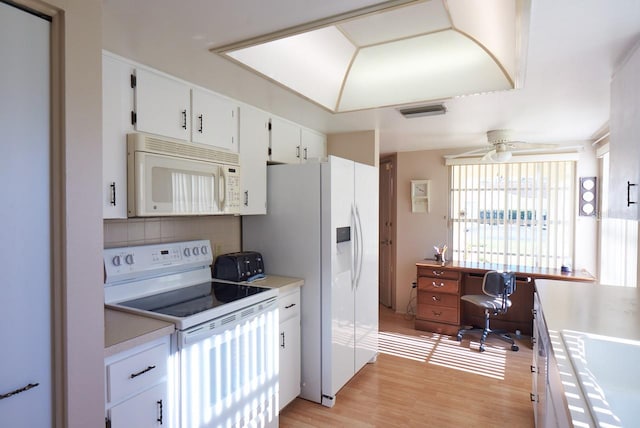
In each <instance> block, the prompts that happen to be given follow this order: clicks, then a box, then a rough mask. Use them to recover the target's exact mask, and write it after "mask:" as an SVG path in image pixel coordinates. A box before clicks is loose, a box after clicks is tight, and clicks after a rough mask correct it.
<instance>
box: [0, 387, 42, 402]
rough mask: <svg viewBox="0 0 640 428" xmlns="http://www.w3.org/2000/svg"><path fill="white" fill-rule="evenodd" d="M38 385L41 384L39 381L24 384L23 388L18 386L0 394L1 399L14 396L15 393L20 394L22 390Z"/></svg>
mask: <svg viewBox="0 0 640 428" xmlns="http://www.w3.org/2000/svg"><path fill="white" fill-rule="evenodd" d="M38 385H40V384H39V383H30V384H28V385H26V386H23V387H22V388H18V389H16V390H13V391H11V392H7V393H6V394H2V395H0V400H4V399H5V398H9V397H12V396H14V395H18V394H20V393H22V392H25V391H28V390H30V389H31V388H35V387H36V386H38Z"/></svg>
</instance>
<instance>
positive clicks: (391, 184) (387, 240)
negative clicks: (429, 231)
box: [378, 154, 396, 310]
mask: <svg viewBox="0 0 640 428" xmlns="http://www.w3.org/2000/svg"><path fill="white" fill-rule="evenodd" d="M395 183H396V155H395V154H394V155H390V156H385V157H382V158H381V159H380V213H379V215H380V225H379V234H380V245H379V254H380V263H379V268H378V269H379V272H378V277H379V278H380V285H379V293H378V298H379V301H380V304H381V305H384V306H386V307H388V308H392V309H394V310H395V306H396V305H395V295H396V292H395V290H396V287H395V271H396V265H395V260H396V257H395V241H396V239H395V236H396V221H395V216H396V191H395Z"/></svg>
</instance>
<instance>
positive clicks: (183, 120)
mask: <svg viewBox="0 0 640 428" xmlns="http://www.w3.org/2000/svg"><path fill="white" fill-rule="evenodd" d="M182 129H187V111H186V110H182Z"/></svg>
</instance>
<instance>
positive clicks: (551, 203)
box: [449, 161, 576, 268]
mask: <svg viewBox="0 0 640 428" xmlns="http://www.w3.org/2000/svg"><path fill="white" fill-rule="evenodd" d="M575 170H576V167H575V162H574V161H551V162H547V161H545V162H526V163H499V164H482V165H452V166H451V182H450V189H451V192H450V198H451V199H450V205H449V206H450V209H451V213H450V219H451V226H452V247H453V254H452V258H453V260H457V261H465V262H479V263H495V264H506V265H514V266H531V267H537V268H560V267H561V266H562V264H565V263H569V264H570V265H572V264H573V263H572V262H573V260H572V259H573V242H574V236H573V234H574V224H573V222H574V218H575V209H574V208H575V201H574V187H575Z"/></svg>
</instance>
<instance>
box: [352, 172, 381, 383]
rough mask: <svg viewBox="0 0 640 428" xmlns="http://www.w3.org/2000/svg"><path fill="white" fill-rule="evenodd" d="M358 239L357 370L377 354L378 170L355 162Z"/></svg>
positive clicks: (356, 289) (356, 290) (356, 284)
mask: <svg viewBox="0 0 640 428" xmlns="http://www.w3.org/2000/svg"><path fill="white" fill-rule="evenodd" d="M354 165H355V172H354V181H355V191H354V194H355V207H356V222H357V228H356V230H357V231H358V233H357V239H358V240H359V242H360V245H359V248H360V250H359V252H358V258H359V260H356V267H357V271H356V275H355V278H356V280H355V285H354V288H355V311H354V312H355V348H356V350H355V359H356V361H355V370H356V371H357V370H359V369H360V368H362V366H364V365H365V364H366V363H367V362H369V361H370V360H372V359H374V358H375V356H376V354H377V352H378V183H379V179H378V169H377V168H375V167H373V166H370V165H364V164H361V163H357V162H356V163H354Z"/></svg>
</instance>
